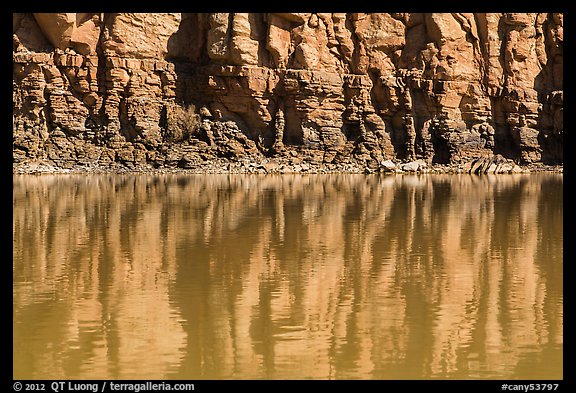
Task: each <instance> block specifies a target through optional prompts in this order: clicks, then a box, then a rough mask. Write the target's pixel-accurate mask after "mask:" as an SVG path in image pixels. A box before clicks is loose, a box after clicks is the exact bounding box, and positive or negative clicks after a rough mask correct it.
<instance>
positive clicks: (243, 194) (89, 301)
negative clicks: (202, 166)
mask: <svg viewBox="0 0 576 393" xmlns="http://www.w3.org/2000/svg"><path fill="white" fill-rule="evenodd" d="M13 180H14V187H13V233H14V243H13V252H14V257H13V280H14V284H13V291H14V298H13V306H14V307H13V329H14V333H13V343H14V352H13V366H14V378H15V379H36V378H38V379H73V378H79V379H98V378H105V379H173V378H175V379H205V378H207V379H262V378H263V379H305V378H312V379H429V378H442V379H445V378H456V379H485V378H498V379H515V378H520V379H559V378H562V366H563V365H562V353H563V349H562V348H563V347H562V344H563V337H562V320H563V312H562V304H563V286H562V285H563V284H562V283H563V276H562V264H563V259H562V247H563V232H562V225H563V211H562V209H563V208H562V204H563V200H562V190H563V178H562V175H551V174H541V175H537V174H532V175H499V176H468V175H462V176H460V175H445V176H444V175H428V176H416V175H414V176H396V177H394V176H387V177H385V176H375V175H372V176H364V175H280V176H250V175H126V176H119V175H114V176H113V175H90V176H82V175H43V176H31V175H24V176H14V178H13Z"/></svg>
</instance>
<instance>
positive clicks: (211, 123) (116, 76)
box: [13, 13, 563, 166]
mask: <svg viewBox="0 0 576 393" xmlns="http://www.w3.org/2000/svg"><path fill="white" fill-rule="evenodd" d="M13 33H14V35H13V40H14V47H13V64H14V71H13V98H14V105H13V113H14V129H13V139H14V160H15V162H16V163H18V162H25V161H30V160H35V159H43V160H51V161H52V162H53V163H55V164H57V165H62V166H65V165H70V163H73V162H76V163H78V162H86V163H89V162H94V160H98V162H99V163H100V164H106V163H112V162H118V163H121V164H125V165H128V166H139V165H144V164H146V165H149V164H152V165H155V166H162V165H171V163H174V162H176V161H178V160H181V159H183V158H187V159H190V160H194V159H197V158H198V157H203V159H208V158H210V157H211V156H225V157H231V158H237V157H239V156H241V155H243V154H256V155H258V154H267V155H282V154H286V152H289V151H290V150H294V149H296V150H297V151H298V152H300V153H301V152H303V151H306V152H319V153H321V154H320V156H321V157H322V160H323V161H324V162H337V161H338V160H342V159H343V158H352V159H355V160H360V161H370V160H381V159H384V158H386V159H389V158H391V159H399V160H412V159H416V158H421V159H424V160H427V161H429V162H441V163H448V162H450V163H454V162H459V161H465V160H468V159H470V158H472V157H479V156H489V155H492V154H496V153H499V154H503V155H504V156H507V157H508V158H514V159H518V160H520V161H522V162H524V163H529V162H538V161H544V162H548V163H561V162H562V160H563V157H562V138H563V123H562V107H563V80H562V75H563V70H562V65H563V15H562V14H554V13H541V14H537V13H532V14H489V13H485V14H483V13H474V14H472V13H430V14H415V13H412V14H408V13H406V14H402V13H397V14H384V13H383V14H353V13H349V14H328V13H326V14H303V13H300V14H296V13H292V14H290V13H284V14H258V13H236V14H227V13H215V14H179V13H174V14H13ZM188 104H194V105H196V107H197V108H200V107H202V106H204V107H205V109H207V110H208V111H205V116H204V119H205V121H204V122H203V124H202V127H200V129H197V130H196V131H194V132H192V133H191V135H188V136H187V137H186V138H183V139H181V140H178V141H174V140H173V138H169V135H170V133H169V131H170V129H172V128H173V127H175V126H174V124H171V122H172V123H173V119H174V118H175V116H176V117H177V115H178V114H181V113H182V109H183V108H186V106H187V105H188ZM208 112H209V115H208ZM178 116H180V115H178ZM171 127H172V128H171ZM184 147H185V148H184ZM171 154H172V155H174V154H176V155H179V156H178V157H172V158H171ZM184 156H186V157H184Z"/></svg>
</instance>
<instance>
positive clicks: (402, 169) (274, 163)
mask: <svg viewBox="0 0 576 393" xmlns="http://www.w3.org/2000/svg"><path fill="white" fill-rule="evenodd" d="M282 161H283V160H278V159H270V160H261V161H255V160H250V159H245V160H240V161H229V160H225V159H219V160H212V161H206V162H201V163H197V164H196V165H191V166H189V167H186V168H182V167H178V166H161V167H154V166H152V165H139V166H133V167H130V166H126V165H122V164H118V165H106V166H99V165H82V164H78V163H73V164H72V165H67V166H66V167H62V166H58V165H55V164H54V163H53V162H48V161H34V162H27V163H19V164H13V168H12V175H43V174H83V175H90V174H109V175H114V174H116V175H124V174H150V175H158V174H261V175H265V174H280V175H281V174H365V175H368V174H383V175H406V174H407V175H413V174H476V175H506V174H528V173H560V174H563V173H564V166H563V165H547V164H543V163H532V164H528V165H517V164H514V163H513V162H512V161H511V160H504V161H502V159H500V160H499V159H498V158H497V157H480V158H477V159H474V160H471V161H467V162H465V163H459V164H431V165H429V164H427V163H425V162H424V161H422V160H416V161H411V162H392V161H391V160H386V161H382V162H381V163H379V165H378V166H369V165H365V164H362V163H359V162H347V163H342V164H333V163H322V162H305V163H301V164H296V165H294V164H293V163H290V162H282ZM498 161H500V162H498Z"/></svg>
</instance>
